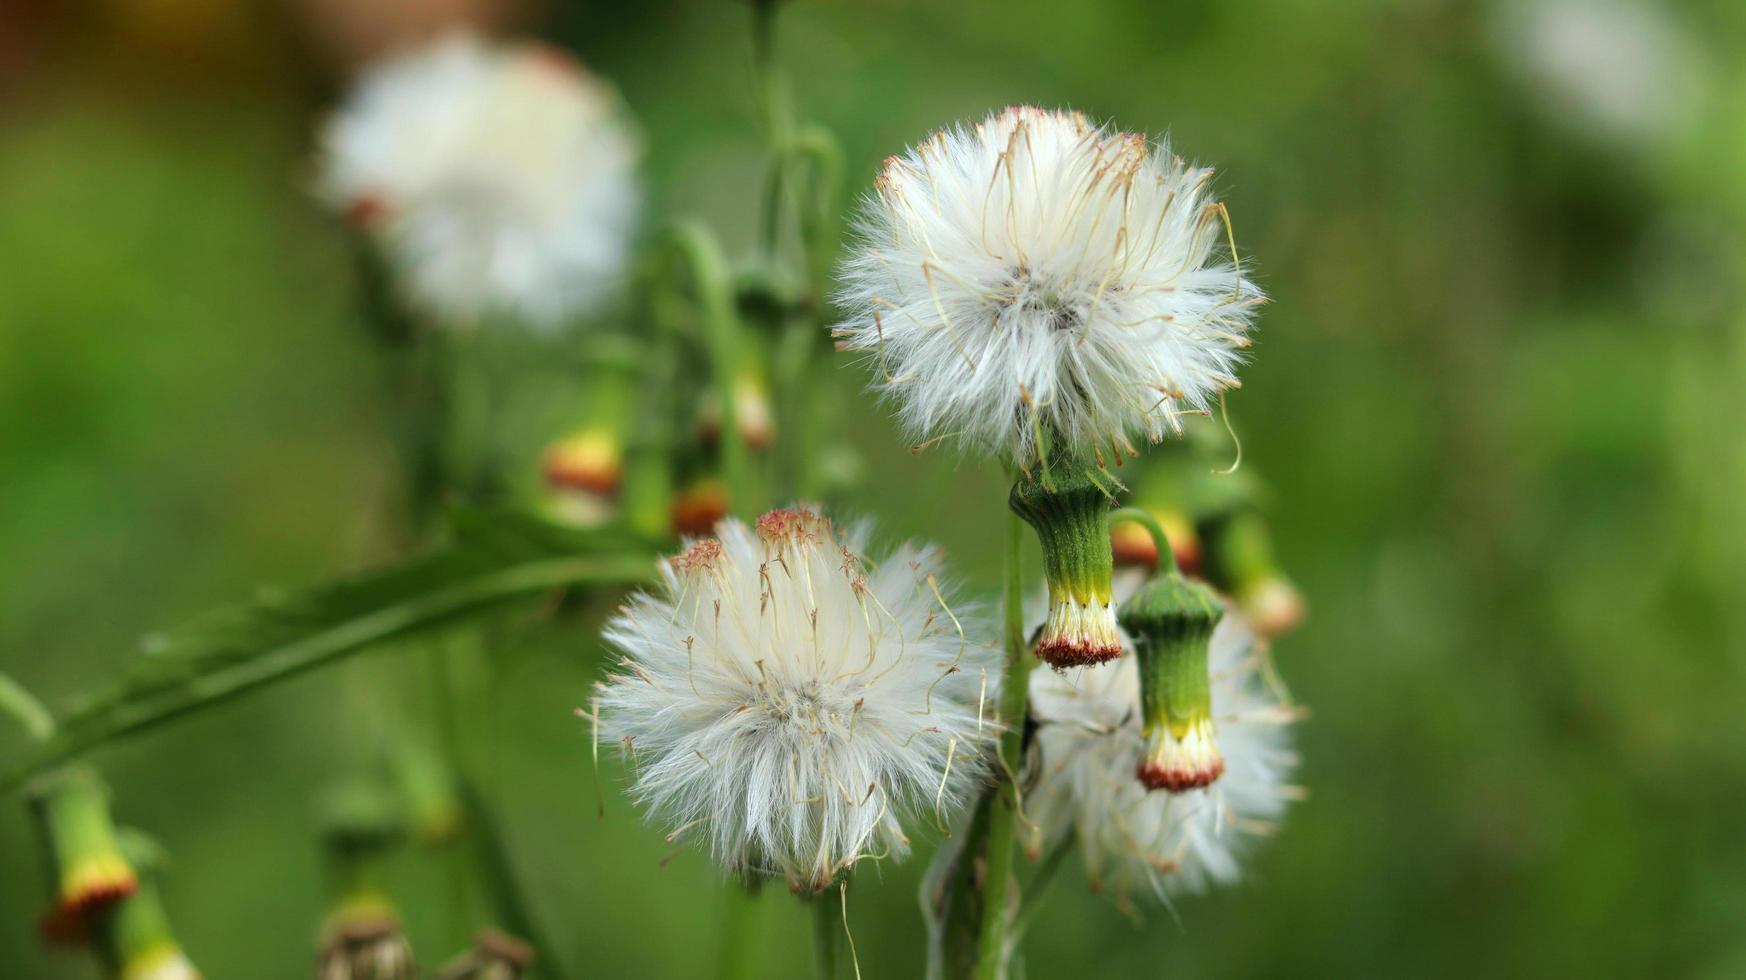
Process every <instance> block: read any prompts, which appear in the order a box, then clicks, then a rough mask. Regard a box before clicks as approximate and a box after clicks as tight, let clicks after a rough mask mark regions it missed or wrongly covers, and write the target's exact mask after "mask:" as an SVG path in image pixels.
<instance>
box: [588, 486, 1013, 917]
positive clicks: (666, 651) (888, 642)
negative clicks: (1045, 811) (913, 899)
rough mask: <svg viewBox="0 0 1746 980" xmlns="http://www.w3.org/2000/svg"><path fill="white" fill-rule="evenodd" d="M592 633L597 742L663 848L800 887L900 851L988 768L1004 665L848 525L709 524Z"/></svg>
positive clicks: (925, 556) (935, 596) (918, 577)
mask: <svg viewBox="0 0 1746 980" xmlns="http://www.w3.org/2000/svg"><path fill="white" fill-rule="evenodd" d="M718 532H719V537H717V538H706V539H702V540H699V541H697V542H694V543H693V544H692V545H691V546H690V548H689V550H687V551H686V552H685V554H683V555H681V556H679V557H678V558H676V559H674V560H672V561H670V562H668V563H667V564H666V566H665V569H664V584H663V587H662V588H661V590H660V591H659V592H658V593H657V594H654V595H644V596H641V597H639V598H637V599H636V600H634V601H633V602H632V603H631V605H630V606H629V607H627V608H626V609H625V610H623V611H622V612H621V613H620V614H619V615H618V616H617V617H616V618H614V619H613V621H612V622H611V623H610V624H609V625H608V627H607V630H606V640H607V642H608V643H609V644H610V645H611V646H613V647H615V648H616V649H617V650H618V651H619V652H620V653H621V654H622V655H623V660H622V661H621V668H620V670H619V671H618V672H617V673H616V676H613V677H611V678H610V679H609V680H608V681H607V682H606V683H605V684H603V685H602V686H601V688H600V694H599V698H598V701H599V707H598V712H597V718H598V722H599V737H600V739H601V740H602V743H603V744H610V743H612V742H616V743H618V744H619V746H620V747H621V748H622V749H623V751H624V753H625V756H626V758H627V759H628V760H629V761H630V764H631V767H632V769H633V772H634V777H633V782H632V786H631V792H632V795H633V796H635V797H636V798H637V799H638V800H639V801H640V802H642V803H644V804H646V805H647V807H648V809H649V812H650V816H651V817H652V818H654V819H657V820H663V821H665V822H667V823H669V824H670V825H671V826H672V827H674V828H675V829H674V830H673V831H672V835H671V837H672V839H674V840H679V839H688V838H690V837H691V836H693V835H695V836H697V837H699V838H703V839H707V840H708V841H709V845H710V849H711V851H712V852H713V854H714V856H715V858H716V859H717V860H718V861H719V862H720V863H721V864H722V865H724V866H725V867H726V868H727V869H728V870H729V871H731V872H734V873H737V874H748V875H777V876H782V877H785V878H787V879H788V882H789V884H790V887H792V888H794V889H795V890H797V891H803V892H812V891H817V890H820V889H822V888H824V887H826V886H827V885H829V884H830V883H831V881H832V880H833V879H834V878H835V877H836V876H837V875H838V874H840V873H841V872H843V871H845V870H847V869H848V868H850V867H851V866H853V865H854V864H855V863H856V862H858V861H860V860H862V859H864V858H869V857H874V858H878V857H893V858H897V857H902V856H903V854H904V853H905V852H906V851H907V850H908V845H909V838H908V836H907V834H906V833H905V831H904V829H903V819H904V818H905V817H907V816H910V815H914V814H925V815H926V816H925V818H924V819H926V820H927V821H928V822H929V823H933V824H937V825H938V826H939V827H942V828H943V827H945V826H946V821H948V820H949V819H950V817H951V814H952V813H953V812H954V811H955V810H956V809H957V808H958V807H959V806H960V805H961V804H962V803H963V802H964V800H965V799H967V798H968V797H969V796H970V795H971V794H972V793H973V792H974V790H975V788H976V787H977V786H978V785H979V784H980V781H981V780H982V779H983V778H984V777H985V776H986V774H987V763H986V761H985V751H984V750H985V748H986V747H987V746H988V745H990V744H992V741H993V739H994V737H995V736H996V734H997V730H996V727H995V725H994V723H993V717H992V715H993V710H994V706H995V705H996V704H997V703H998V701H997V700H996V693H997V690H998V681H999V677H1000V666H999V662H1000V657H999V653H998V651H997V650H995V649H994V648H993V647H992V646H991V645H989V644H987V643H983V642H978V637H977V631H976V625H975V623H974V622H973V621H968V620H966V619H965V618H964V617H963V616H962V614H960V613H958V612H955V611H953V610H951V609H950V608H949V607H948V606H947V605H946V596H945V593H944V591H943V586H942V585H941V583H940V579H939V575H940V560H939V555H938V553H937V552H936V551H934V550H933V549H931V548H915V547H910V546H904V547H902V548H899V549H897V550H896V551H895V552H893V553H891V554H889V555H888V556H885V557H884V558H883V559H881V560H879V561H877V563H875V561H874V560H873V559H872V558H871V557H869V556H868V555H867V550H866V537H867V536H866V533H865V531H864V530H851V531H848V532H846V533H844V532H841V531H839V530H838V529H836V528H835V527H834V526H832V525H831V523H830V522H829V521H827V520H825V519H824V518H822V517H819V516H817V515H816V514H813V513H811V512H809V511H806V510H800V509H794V510H781V511H773V512H771V513H769V514H766V515H764V516H763V517H762V518H760V519H759V520H758V522H757V524H756V525H755V527H747V526H746V525H745V524H742V523H740V522H738V521H726V522H723V523H722V524H721V525H720V527H719V528H718Z"/></svg>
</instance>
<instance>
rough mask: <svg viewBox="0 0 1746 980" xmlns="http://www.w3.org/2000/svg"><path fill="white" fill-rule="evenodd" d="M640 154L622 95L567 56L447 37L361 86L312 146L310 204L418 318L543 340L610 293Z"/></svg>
mask: <svg viewBox="0 0 1746 980" xmlns="http://www.w3.org/2000/svg"><path fill="white" fill-rule="evenodd" d="M638 155H639V147H638V140H637V138H636V136H635V134H634V132H633V131H632V129H631V127H630V125H629V124H628V123H627V122H626V121H625V120H624V119H623V117H622V114H621V111H620V107H619V104H618V98H617V96H616V95H615V94H614V93H613V92H612V90H611V89H610V88H609V87H608V86H607V85H606V84H605V83H603V82H601V81H600V80H598V79H596V78H594V77H593V76H591V75H589V74H588V73H587V72H586V71H585V70H584V69H583V68H582V67H581V66H580V65H579V64H577V63H576V62H575V61H573V60H572V59H570V58H569V57H568V56H567V55H565V54H563V53H562V52H560V51H558V50H556V49H553V48H548V47H545V46H542V45H537V44H518V45H488V44H486V43H483V42H481V41H479V40H477V39H475V38H473V37H471V36H468V35H463V34H455V35H451V36H448V37H446V38H444V39H442V40H440V41H437V42H435V43H432V44H430V45H429V46H426V47H423V48H418V49H414V50H411V51H409V52H406V53H404V54H401V55H399V56H396V57H393V58H391V59H389V60H387V61H385V62H384V63H382V64H380V65H378V66H377V67H375V68H373V69H371V70H370V71H369V72H368V73H366V74H365V75H364V77H363V78H362V79H360V81H359V82H358V84H357V86H356V87H355V88H354V89H353V91H352V92H351V94H350V96H349V97H348V98H347V100H346V102H345V104H344V105H343V106H342V107H341V108H340V109H339V111H338V112H337V113H335V115H334V116H333V117H332V118H331V119H330V120H329V121H328V123H327V125H326V127H325V129H324V130H323V132H322V159H321V169H320V174H319V181H318V190H319V193H320V195H321V196H322V197H323V199H325V200H326V201H327V202H328V203H329V204H331V205H332V206H333V207H335V208H336V209H338V210H340V211H341V212H343V213H344V214H346V215H347V217H348V218H349V219H350V220H352V221H353V222H354V223H356V224H357V225H359V226H360V227H361V228H363V229H365V230H366V231H368V232H370V233H371V234H372V236H373V237H375V238H376V239H377V240H378V241H379V243H380V244H381V246H382V248H383V249H384V251H385V252H386V254H387V257H388V258H389V260H390V262H391V264H392V266H393V268H394V269H395V271H396V274H397V282H398V285H399V287H400V290H401V292H402V294H403V295H404V296H405V297H406V299H407V300H408V301H409V303H410V304H411V305H412V306H414V307H415V308H417V309H418V310H420V311H421V312H423V313H424V314H426V315H429V316H432V317H434V318H436V319H437V320H439V321H440V322H444V323H449V324H462V325H465V324H470V323H472V322H474V321H476V320H477V319H479V318H480V317H482V316H486V315H499V314H501V315H507V316H512V317H515V318H518V319H521V320H524V321H526V322H528V323H530V324H533V325H536V326H553V325H556V324H559V323H562V322H564V321H566V320H568V319H570V318H572V317H575V316H578V315H580V314H582V313H585V312H587V311H588V310H590V309H592V308H594V307H596V306H597V305H599V304H600V303H601V302H602V301H603V300H604V299H605V298H607V297H608V296H610V295H611V293H612V292H613V290H614V287H615V286H616V285H617V283H618V280H619V278H620V275H621V272H622V270H623V267H624V265H625V261H626V256H627V254H628V252H629V244H630V242H629V239H630V236H631V233H632V230H633V229H632V225H633V222H634V219H635V216H636V200H637V188H636V179H635V173H634V167H635V164H636V161H637V157H638Z"/></svg>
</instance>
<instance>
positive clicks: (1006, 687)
mask: <svg viewBox="0 0 1746 980" xmlns="http://www.w3.org/2000/svg"><path fill="white" fill-rule="evenodd" d="M1024 536H1025V525H1024V521H1023V520H1022V519H1021V518H1020V517H1019V516H1018V515H1017V514H1013V513H1009V514H1007V523H1006V589H1005V592H1006V595H1005V608H1004V610H1003V611H1002V612H1003V618H1004V623H1003V626H1004V629H1003V633H1004V635H1005V639H1006V679H1005V681H1004V682H1003V686H1002V688H1001V696H1000V721H1001V724H1003V725H1005V726H1006V730H1005V731H1004V732H1002V733H1001V737H1000V769H1001V772H1000V775H1001V776H1002V777H1003V779H1002V782H1001V784H1000V787H999V789H997V792H998V793H999V794H1000V798H999V799H998V800H995V801H994V803H993V806H992V809H991V811H990V813H989V815H988V850H987V853H986V855H985V860H984V866H985V867H986V868H987V871H986V872H985V873H984V875H983V879H982V937H981V941H980V942H979V943H978V950H977V954H976V976H977V977H978V978H980V980H996V978H998V977H999V976H1000V975H1001V964H1002V961H1003V959H1004V958H1005V951H1006V933H1007V926H1008V924H1009V923H1008V920H1007V900H1006V896H1007V884H1008V882H1009V881H1010V880H1011V879H1012V864H1013V836H1014V831H1015V828H1016V825H1017V820H1018V794H1019V789H1018V774H1019V773H1020V772H1021V771H1022V769H1023V761H1022V759H1021V758H1020V755H1021V753H1022V752H1023V749H1024V727H1025V693H1026V687H1027V686H1028V681H1029V679H1030V678H1029V674H1030V659H1031V658H1030V650H1029V649H1028V646H1029V645H1028V644H1027V643H1025V620H1024V587H1025V584H1024V567H1023V561H1024V557H1023V556H1024V540H1025V538H1024Z"/></svg>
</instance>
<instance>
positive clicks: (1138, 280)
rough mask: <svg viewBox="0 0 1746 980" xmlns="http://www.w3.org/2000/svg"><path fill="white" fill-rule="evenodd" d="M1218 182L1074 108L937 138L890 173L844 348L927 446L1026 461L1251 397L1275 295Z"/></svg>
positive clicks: (860, 266) (872, 206)
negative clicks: (953, 444) (1248, 360)
mask: <svg viewBox="0 0 1746 980" xmlns="http://www.w3.org/2000/svg"><path fill="white" fill-rule="evenodd" d="M1211 179H1212V171H1211V170H1207V169H1202V168H1198V167H1192V166H1189V165H1188V164H1186V163H1184V162H1183V161H1182V160H1181V159H1180V158H1178V157H1176V156H1173V155H1172V154H1171V152H1170V149H1169V147H1168V146H1167V145H1165V144H1164V143H1162V142H1160V143H1158V144H1157V145H1153V144H1151V143H1150V142H1148V140H1147V139H1146V138H1145V137H1144V136H1141V135H1137V134H1134V133H1122V132H1116V131H1113V130H1110V129H1107V128H1103V127H1099V126H1095V125H1093V124H1091V123H1090V122H1088V121H1087V120H1086V119H1085V117H1084V116H1081V115H1080V114H1078V113H1076V112H1058V111H1050V110H1044V109H1038V108H1034V107H1030V106H1020V107H1015V108H1009V109H1006V110H1003V111H1001V112H998V113H995V114H993V115H991V116H989V117H988V118H987V119H986V120H984V121H982V122H980V123H978V124H976V125H973V126H968V127H959V128H954V129H948V130H944V131H941V132H938V133H935V134H934V135H933V136H932V137H930V138H928V139H927V140H925V141H923V142H922V143H921V144H919V145H917V146H915V147H914V148H912V149H910V150H909V151H908V152H907V153H905V154H904V155H902V156H900V157H893V158H891V159H890V160H887V161H886V164H885V169H884V170H883V172H882V173H881V174H880V175H879V178H878V183H877V192H876V195H875V196H874V197H873V198H872V199H871V200H870V201H869V202H868V204H867V206H866V208H865V209H864V211H863V214H862V216H861V220H860V224H859V230H860V235H861V239H862V241H861V248H860V250H859V253H858V254H857V255H856V256H855V257H854V258H852V259H851V260H850V261H849V262H848V264H847V265H846V267H845V269H844V272H843V274H842V278H843V285H842V289H841V295H840V299H841V301H842V302H843V304H844V305H845V307H847V308H848V309H849V310H851V316H850V318H849V319H848V320H847V321H846V322H844V323H842V324H839V325H838V326H837V328H836V335H837V336H838V338H839V346H841V347H842V348H844V349H848V350H855V351H863V352H866V354H867V357H868V359H869V360H870V361H872V362H873V363H874V365H875V367H876V370H877V372H878V380H877V385H878V387H879V388H880V389H882V390H883V391H884V392H886V393H887V394H888V395H889V396H890V397H891V398H892V399H893V400H894V401H896V402H897V403H898V405H899V414H900V416H901V418H902V420H903V422H904V423H905V424H906V426H907V428H908V430H909V431H910V433H911V434H912V435H913V436H914V437H916V438H918V439H924V440H931V439H936V438H955V439H957V440H959V441H960V442H961V443H962V444H963V445H964V446H966V447H967V448H974V449H977V450H980V451H984V452H995V453H1007V454H1010V455H1011V456H1012V457H1014V458H1015V459H1017V460H1018V461H1019V462H1021V463H1028V462H1029V461H1030V460H1032V459H1034V458H1036V457H1037V455H1038V453H1039V452H1040V451H1041V450H1042V449H1044V448H1046V447H1047V448H1054V449H1057V450H1061V451H1065V452H1067V453H1069V454H1072V455H1075V456H1078V457H1080V458H1101V457H1102V454H1103V453H1104V452H1105V451H1106V450H1107V451H1110V452H1113V453H1117V454H1126V453H1131V452H1132V451H1133V446H1132V440H1133V439H1136V438H1145V439H1148V440H1151V441H1157V440H1159V439H1161V438H1163V436H1164V435H1165V433H1166V432H1169V431H1174V430H1177V429H1178V428H1179V419H1178V415H1179V413H1180V412H1181V411H1183V410H1184V409H1185V408H1188V409H1203V408H1206V407H1208V405H1209V404H1210V402H1211V401H1213V400H1215V399H1216V398H1217V396H1218V393H1219V392H1220V391H1222V390H1224V389H1225V388H1229V387H1234V386H1235V385H1236V384H1237V379H1236V376H1235V374H1234V372H1235V370H1236V367H1237V364H1238V362H1239V361H1240V360H1241V354H1242V351H1243V349H1244V348H1245V347H1247V346H1248V344H1249V341H1248V338H1247V334H1248V330H1249V325H1250V322H1251V320H1252V319H1253V317H1254V314H1255V310H1256V308H1257V307H1258V306H1259V305H1260V303H1261V302H1262V295H1261V292H1260V290H1259V289H1258V288H1257V287H1256V286H1255V285H1254V284H1253V283H1251V282H1250V281H1249V280H1247V279H1246V278H1244V277H1243V275H1242V272H1241V270H1240V269H1239V267H1238V264H1237V262H1236V261H1235V259H1234V257H1233V253H1232V252H1231V251H1230V245H1229V243H1230V239H1229V237H1228V229H1229V227H1230V226H1229V221H1228V218H1227V215H1226V212H1225V209H1224V206H1223V205H1221V204H1218V203H1217V202H1215V201H1214V200H1213V198H1212V196H1211V191H1210V183H1211Z"/></svg>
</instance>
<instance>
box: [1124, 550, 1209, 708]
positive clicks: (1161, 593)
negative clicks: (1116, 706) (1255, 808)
mask: <svg viewBox="0 0 1746 980" xmlns="http://www.w3.org/2000/svg"><path fill="white" fill-rule="evenodd" d="M1223 612H1224V611H1223V609H1222V608H1221V607H1220V606H1219V602H1218V599H1217V597H1216V596H1214V595H1213V592H1212V590H1210V589H1208V588H1207V587H1206V586H1204V585H1201V584H1199V583H1197V582H1191V581H1189V580H1188V579H1186V578H1183V577H1182V576H1180V575H1166V576H1163V577H1160V578H1156V579H1153V580H1152V581H1151V582H1148V583H1147V584H1146V586H1145V587H1144V588H1143V589H1141V590H1140V592H1139V593H1138V594H1137V595H1135V596H1134V597H1133V598H1132V599H1129V600H1128V601H1127V602H1126V603H1124V604H1123V606H1122V609H1121V614H1120V619H1121V624H1122V626H1123V627H1124V628H1125V629H1126V630H1127V631H1128V633H1129V635H1130V636H1132V637H1133V641H1134V652H1135V654H1136V656H1137V657H1138V659H1139V664H1140V707H1141V710H1142V712H1143V714H1144V721H1145V730H1146V731H1147V732H1148V733H1150V732H1153V731H1155V730H1157V728H1158V727H1159V726H1161V725H1162V726H1167V727H1168V729H1169V731H1170V733H1171V735H1172V736H1174V737H1176V738H1182V737H1183V736H1184V735H1186V734H1187V732H1188V729H1189V727H1190V726H1191V725H1192V724H1194V723H1196V722H1203V721H1206V720H1207V719H1208V718H1210V717H1211V715H1212V688H1211V681H1210V679H1209V677H1208V673H1207V654H1208V652H1209V651H1210V650H1211V647H1212V634H1213V629H1214V627H1216V626H1217V625H1218V622H1219V619H1220V617H1221V616H1222V615H1223Z"/></svg>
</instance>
